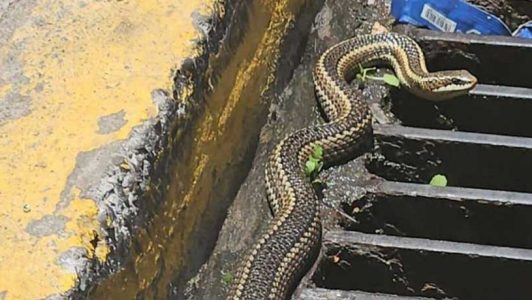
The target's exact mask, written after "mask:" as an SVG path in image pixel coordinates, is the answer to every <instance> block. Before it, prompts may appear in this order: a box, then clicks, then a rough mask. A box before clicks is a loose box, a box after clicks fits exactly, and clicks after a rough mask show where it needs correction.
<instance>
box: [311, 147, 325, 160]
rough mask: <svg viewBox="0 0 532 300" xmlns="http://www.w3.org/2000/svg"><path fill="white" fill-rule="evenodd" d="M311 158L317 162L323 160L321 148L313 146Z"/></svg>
mask: <svg viewBox="0 0 532 300" xmlns="http://www.w3.org/2000/svg"><path fill="white" fill-rule="evenodd" d="M312 157H314V158H315V159H317V160H321V159H322V158H323V148H322V147H321V146H320V145H316V146H314V151H313V152H312Z"/></svg>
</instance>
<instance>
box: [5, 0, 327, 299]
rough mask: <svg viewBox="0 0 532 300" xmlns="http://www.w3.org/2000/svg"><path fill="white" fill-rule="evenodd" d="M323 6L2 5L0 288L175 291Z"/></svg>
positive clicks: (206, 241)
mask: <svg viewBox="0 0 532 300" xmlns="http://www.w3.org/2000/svg"><path fill="white" fill-rule="evenodd" d="M319 5H320V2H319V1H317V2H315V1H304V0H292V1H290V0H285V1H269V0H262V1H256V2H254V3H248V1H239V0H234V1H224V2H221V3H218V2H214V1H210V0H203V1H200V0H188V1H182V0H177V1H175V0H174V1H170V0H158V1H151V0H150V1H87V0H85V1H83V0H74V1H62V0H61V1H52V0H45V1H14V0H8V1H4V2H2V3H1V4H0V244H1V245H2V247H0V299H1V300H4V299H44V298H46V299H56V298H57V299H59V298H75V299H80V298H87V297H89V298H92V299H102V297H104V298H106V299H131V298H135V297H146V298H164V297H165V296H167V295H175V296H178V297H179V295H180V294H182V293H183V291H182V288H183V286H184V284H185V282H187V281H188V280H189V279H190V277H192V274H194V273H195V272H196V271H197V269H198V268H199V267H200V266H201V264H202V263H203V262H204V261H205V260H206V258H207V257H208V256H209V254H210V251H211V250H212V248H213V247H214V243H215V240H216V237H217V232H218V230H219V228H220V227H221V225H222V222H223V219H224V217H225V213H226V210H227V208H228V206H229V205H230V203H231V201H232V199H233V197H234V195H235V194H236V192H237V190H238V186H239V185H240V183H241V182H242V181H243V180H244V178H245V176H246V174H247V172H248V170H249V168H250V166H251V160H252V157H253V154H254V151H255V147H256V143H257V140H258V133H259V131H260V128H261V126H262V125H263V124H264V122H265V121H266V114H267V109H268V107H269V103H268V102H265V101H264V100H262V99H264V98H262V97H261V96H262V95H265V94H268V93H270V90H274V89H275V90H276V89H278V88H279V87H280V86H283V85H284V84H286V82H287V81H288V79H289V78H290V76H291V69H292V67H293V66H294V65H295V64H296V63H297V58H298V55H299V54H300V52H301V48H302V45H303V43H302V41H303V40H304V38H305V36H306V34H305V32H306V30H307V29H308V28H309V26H310V22H311V20H312V17H310V18H309V17H303V18H299V17H298V16H299V15H309V16H313V12H314V11H316V7H317V6H319ZM296 19H297V22H296V21H295V20H296Z"/></svg>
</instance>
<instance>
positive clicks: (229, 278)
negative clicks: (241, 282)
mask: <svg viewBox="0 0 532 300" xmlns="http://www.w3.org/2000/svg"><path fill="white" fill-rule="evenodd" d="M232 282H233V274H232V273H231V272H226V273H225V272H222V283H223V284H224V285H225V286H229V285H231V283H232Z"/></svg>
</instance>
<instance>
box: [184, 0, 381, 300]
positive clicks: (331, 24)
mask: <svg viewBox="0 0 532 300" xmlns="http://www.w3.org/2000/svg"><path fill="white" fill-rule="evenodd" d="M386 13H387V10H386V9H385V6H384V3H383V1H364V0H357V1H326V3H325V5H324V7H323V8H322V10H321V11H320V12H319V13H318V15H317V16H316V18H315V20H314V25H313V28H312V31H311V33H310V36H309V39H308V42H307V47H306V49H305V53H304V55H303V59H302V61H301V64H300V65H299V66H298V67H297V69H296V71H295V72H294V76H293V77H292V79H291V81H290V84H289V85H288V87H287V88H286V89H284V90H282V91H280V92H279V93H278V94H277V95H272V105H271V107H270V111H269V115H268V122H267V124H266V126H265V127H264V128H263V129H262V132H261V135H260V143H259V146H258V149H257V153H256V156H255V159H254V161H253V167H252V169H251V171H250V173H249V174H248V177H247V178H246V181H245V182H244V183H243V185H242V186H241V188H240V190H239V192H238V194H237V196H236V198H235V200H234V202H233V205H232V206H231V208H230V210H229V213H228V216H227V218H226V221H225V223H224V226H223V229H222V231H221V232H220V235H219V238H218V242H217V244H216V247H215V249H214V251H213V254H212V255H211V258H210V259H209V261H208V262H207V263H206V264H205V265H203V267H202V269H201V271H200V272H199V273H198V275H197V276H196V277H194V278H193V279H192V280H190V281H189V284H188V288H187V299H221V298H223V295H225V293H226V292H227V287H228V285H229V282H230V281H231V276H232V274H234V272H235V269H234V268H235V267H236V263H237V262H238V261H239V257H240V256H241V255H242V254H243V253H244V251H245V250H246V249H247V248H248V247H249V246H250V245H251V244H252V242H253V240H254V238H256V237H257V235H258V234H259V232H260V231H261V230H262V229H263V228H264V227H265V226H266V224H267V222H269V220H271V215H270V211H269V208H268V205H267V203H266V199H265V194H264V164H265V161H266V159H267V157H268V154H269V153H270V151H271V150H272V148H273V147H274V146H275V144H276V143H277V142H278V141H280V140H281V139H282V138H283V137H284V136H285V135H287V134H289V133H291V132H293V131H294V130H296V129H298V128H302V127H305V126H309V125H312V124H316V123H319V122H322V120H321V118H320V114H319V111H318V108H317V105H316V101H315V97H314V90H313V83H312V68H313V66H314V62H315V61H316V60H317V58H318V56H319V54H320V53H322V52H323V51H324V50H325V49H327V48H328V47H330V46H332V45H334V44H336V43H337V42H340V41H342V40H344V39H346V38H349V37H351V36H353V35H355V34H360V33H367V32H369V31H370V28H371V26H372V25H373V23H374V22H375V21H380V22H381V24H386V23H388V21H389V18H388V17H387V14H386ZM385 91H386V89H385V88H382V87H378V86H372V87H371V88H369V89H367V90H366V91H365V94H366V96H367V97H368V100H369V101H370V102H372V104H371V105H372V107H373V108H376V109H377V110H379V109H378V106H375V105H373V104H375V101H377V102H378V101H379V100H380V99H381V97H382V96H383V92H385ZM377 113H378V114H379V115H384V113H381V112H380V111H378V112H377ZM359 163H360V161H359V160H356V161H354V162H351V163H350V165H351V166H353V164H359ZM357 170H358V168H357ZM330 172H333V170H328V171H325V172H324V173H323V178H325V179H326V181H327V183H328V185H329V186H331V187H332V186H335V182H334V176H331V175H330ZM353 176H355V177H354V178H356V176H363V177H364V176H365V175H363V174H359V173H356V174H353ZM325 201H326V202H328V199H325ZM330 205H331V206H333V207H334V204H330ZM322 215H323V217H324V225H325V227H326V228H331V227H335V226H337V218H338V213H337V210H336V209H335V208H333V209H324V210H323V213H322Z"/></svg>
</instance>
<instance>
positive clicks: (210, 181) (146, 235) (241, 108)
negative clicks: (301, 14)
mask: <svg viewBox="0 0 532 300" xmlns="http://www.w3.org/2000/svg"><path fill="white" fill-rule="evenodd" d="M304 3H305V0H259V1H251V2H249V6H248V7H247V14H248V15H247V16H246V18H244V19H249V20H252V21H250V22H249V24H246V25H245V26H246V27H245V28H246V30H245V31H244V32H243V37H242V41H241V42H240V44H239V45H238V47H235V48H232V49H231V50H230V51H231V59H230V61H229V62H228V63H227V65H224V66H225V68H224V69H223V72H221V73H220V74H219V75H218V74H217V75H216V78H214V79H213V82H212V85H213V92H212V93H211V94H209V95H208V96H207V98H206V100H205V102H206V103H208V106H207V109H206V111H205V113H204V114H203V115H202V116H201V118H199V119H198V121H197V122H198V123H197V124H196V125H195V126H194V128H192V129H191V131H190V132H189V134H190V135H191V136H192V137H193V141H192V142H191V143H190V144H184V142H183V143H180V144H179V147H183V148H185V149H187V151H186V153H184V154H183V157H180V160H179V163H178V164H175V166H174V167H173V173H174V178H173V184H171V185H170V186H169V190H168V192H167V199H165V201H162V203H161V206H160V207H158V210H157V217H158V218H157V223H151V224H150V225H149V227H147V228H144V229H143V231H142V232H140V234H139V235H138V237H137V238H138V241H139V242H138V245H139V249H136V250H135V251H136V253H134V255H135V256H136V259H135V261H134V263H132V264H131V265H128V266H127V267H126V268H125V269H123V270H121V271H120V272H119V273H117V274H115V275H113V276H112V277H111V278H110V279H109V280H106V281H105V282H103V283H101V284H100V285H99V286H98V287H97V288H96V289H95V291H93V293H92V294H91V295H90V296H89V299H102V298H105V297H108V298H111V299H135V298H145V299H157V298H159V297H161V295H166V294H167V293H168V287H169V285H170V283H172V282H175V280H176V277H175V276H176V270H177V271H179V270H182V269H183V268H186V266H187V265H190V264H194V262H191V261H189V259H190V258H191V257H194V255H191V253H190V252H193V251H195V249H194V248H191V246H190V243H191V242H192V243H193V242H194V241H195V240H196V239H200V238H202V236H201V235H200V234H201V230H199V229H198V228H200V227H201V226H202V222H203V221H204V220H205V219H207V222H208V221H209V220H208V218H209V217H208V216H206V215H208V214H209V209H212V207H215V205H213V204H212V202H217V201H224V200H223V199H220V197H222V196H223V195H220V194H219V191H220V190H222V191H223V190H224V189H227V188H228V187H227V186H226V185H227V182H229V181H230V180H223V179H222V180H221V178H224V177H230V176H235V173H236V172H238V171H237V170H236V169H237V168H238V167H239V166H240V165H239V162H241V160H242V157H241V155H242V153H243V152H245V151H248V147H249V146H250V145H249V144H248V143H246V142H243V143H239V142H234V141H249V140H251V139H252V137H251V136H250V135H253V136H255V134H256V133H254V132H258V130H257V131H255V130H256V129H252V126H254V124H255V125H256V124H257V122H256V120H254V118H256V117H257V116H256V112H257V111H263V108H260V109H258V110H257V107H261V106H262V107H264V106H265V105H266V104H265V103H264V101H263V99H261V95H262V93H263V91H264V90H265V89H267V88H271V87H270V86H268V85H269V84H270V83H271V82H272V81H273V79H274V78H273V76H274V73H273V70H275V69H276V66H277V65H276V64H277V58H278V56H279V50H280V45H281V42H282V39H283V37H284V36H285V34H286V32H287V31H288V30H289V29H290V26H291V23H290V22H291V21H293V20H294V19H295V17H296V13H297V12H298V11H300V9H301V7H302V6H303V4H304ZM238 25H240V24H238V23H237V26H238ZM223 51H224V50H223V49H222V53H223ZM221 56H222V55H220V56H218V57H221ZM209 64H210V65H211V66H216V64H217V61H216V58H215V57H213V58H212V60H210V61H209ZM217 71H218V70H217ZM248 124H249V126H248ZM184 141H185V142H186V139H184ZM235 164H236V165H235ZM214 174H215V175H214ZM225 196H227V195H225ZM196 243H197V241H196ZM198 251H200V250H198ZM160 257H162V258H163V259H160ZM154 279H156V280H154ZM180 279H181V278H180ZM192 281H194V279H191V281H190V282H192ZM117 287H120V288H117ZM197 288H202V287H197Z"/></svg>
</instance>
